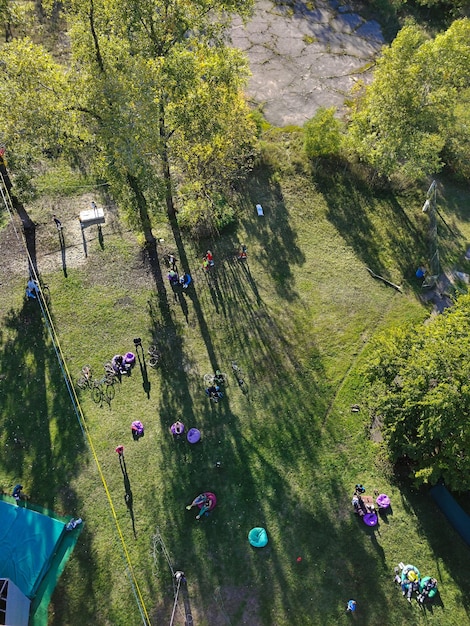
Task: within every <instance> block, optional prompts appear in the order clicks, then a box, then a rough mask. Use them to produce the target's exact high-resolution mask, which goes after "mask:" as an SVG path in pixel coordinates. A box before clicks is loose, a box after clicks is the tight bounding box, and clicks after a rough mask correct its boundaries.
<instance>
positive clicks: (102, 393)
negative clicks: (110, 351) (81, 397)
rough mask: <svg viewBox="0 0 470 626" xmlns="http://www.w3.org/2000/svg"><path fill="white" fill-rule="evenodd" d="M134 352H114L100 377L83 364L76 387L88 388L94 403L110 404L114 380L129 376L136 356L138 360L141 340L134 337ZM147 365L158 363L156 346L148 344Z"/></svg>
mask: <svg viewBox="0 0 470 626" xmlns="http://www.w3.org/2000/svg"><path fill="white" fill-rule="evenodd" d="M134 349H135V353H134V352H127V353H126V354H115V355H114V356H113V358H112V359H111V361H107V362H106V363H105V364H104V366H103V367H104V374H103V376H102V377H101V378H94V377H93V373H92V368H91V366H90V365H84V366H83V367H82V372H81V376H80V378H79V379H78V380H77V387H79V388H80V389H90V391H91V397H92V399H93V401H94V402H96V404H100V405H101V406H103V403H106V404H108V406H110V405H111V401H112V400H113V398H114V396H115V395H116V389H115V387H114V385H115V383H116V382H121V379H122V376H130V375H131V372H132V369H133V367H134V365H135V363H136V354H137V358H138V359H139V361H140V358H141V357H140V355H139V353H138V350H139V349H140V350H141V351H142V357H143V348H142V340H141V339H140V338H137V339H134ZM147 355H148V361H147V362H148V365H149V366H150V367H152V368H156V367H158V365H159V363H160V353H159V352H158V350H157V347H156V346H153V345H152V346H150V347H149V348H148V351H147Z"/></svg>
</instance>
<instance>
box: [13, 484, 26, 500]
mask: <svg viewBox="0 0 470 626" xmlns="http://www.w3.org/2000/svg"><path fill="white" fill-rule="evenodd" d="M22 489H23V485H20V484H19V483H18V484H17V485H15V486H14V487H13V492H12V494H11V495H12V496H13V498H15V500H16V501H17V502H19V501H20V500H21V496H22V493H21V491H22Z"/></svg>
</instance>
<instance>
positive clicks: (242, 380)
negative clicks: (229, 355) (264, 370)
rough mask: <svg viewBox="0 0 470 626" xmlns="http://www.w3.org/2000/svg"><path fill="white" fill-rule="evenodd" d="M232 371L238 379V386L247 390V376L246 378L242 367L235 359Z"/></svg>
mask: <svg viewBox="0 0 470 626" xmlns="http://www.w3.org/2000/svg"><path fill="white" fill-rule="evenodd" d="M232 372H233V373H234V375H235V378H236V379H237V383H238V386H239V387H240V388H241V389H242V390H245V389H246V387H245V378H244V374H243V371H242V369H241V367H239V366H238V365H237V363H236V362H235V361H232Z"/></svg>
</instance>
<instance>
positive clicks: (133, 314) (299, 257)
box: [0, 132, 470, 626]
mask: <svg viewBox="0 0 470 626" xmlns="http://www.w3.org/2000/svg"><path fill="white" fill-rule="evenodd" d="M273 141H276V144H275V146H274V147H273V149H272V150H271V154H273V155H274V156H275V159H276V162H275V163H274V164H273V165H272V167H269V166H268V165H266V164H265V165H262V166H261V165H260V166H259V167H258V168H257V169H256V170H255V171H254V172H253V175H252V176H251V177H250V180H249V181H248V183H247V185H246V186H245V188H244V190H243V193H241V194H240V223H239V226H238V228H237V230H232V231H229V232H228V233H227V234H224V235H223V236H222V237H221V238H220V239H218V240H216V241H211V242H201V244H200V245H197V246H196V245H195V244H194V243H192V242H190V241H187V240H184V249H183V248H181V249H177V248H176V244H175V243H174V242H173V240H172V234H171V231H170V230H169V228H168V227H167V225H166V223H165V222H164V221H160V222H158V226H157V228H156V229H155V232H156V234H157V236H158V237H159V238H161V239H163V240H164V241H162V242H160V243H159V244H158V252H159V259H160V260H161V261H162V257H163V253H165V252H168V251H169V250H173V251H176V255H177V257H178V259H182V258H184V259H186V260H187V263H188V266H189V268H190V269H191V274H192V276H193V278H194V287H193V288H190V289H188V291H187V293H186V294H184V297H181V296H180V297H175V295H174V293H173V292H172V291H171V289H170V288H169V285H168V284H167V281H166V278H165V267H164V264H163V262H161V263H159V264H158V265H155V266H152V265H151V264H150V263H149V262H148V260H146V258H145V255H144V254H143V253H142V252H141V250H140V248H139V246H138V243H137V241H136V239H135V237H134V236H133V235H132V233H130V232H129V231H127V230H126V229H125V228H124V227H119V221H118V219H117V218H115V219H114V218H113V219H112V220H110V222H109V223H108V224H107V225H106V226H105V227H104V229H103V235H104V237H103V238H104V244H103V247H101V246H100V243H99V241H98V239H97V238H94V235H93V233H92V231H91V230H90V232H89V233H88V234H87V236H88V237H89V256H88V259H86V260H81V261H80V263H78V262H77V263H76V264H75V265H73V266H72V265H71V266H70V267H68V268H67V277H65V276H64V272H63V269H62V268H61V266H60V264H59V267H58V268H57V267H56V268H55V269H53V268H51V269H50V270H49V271H48V272H44V271H43V277H44V279H45V280H46V282H47V283H48V285H49V288H50V292H51V311H52V315H53V319H54V323H55V326H56V330H57V333H58V336H59V338H60V342H61V346H62V349H63V352H64V354H65V355H66V359H67V365H68V367H69V370H70V372H71V375H72V377H73V378H74V379H76V378H78V376H79V374H80V369H81V367H82V366H83V365H85V364H90V365H91V366H92V367H93V368H94V370H95V375H96V376H97V377H98V376H99V375H101V368H102V365H103V363H104V362H105V361H107V360H109V359H110V358H111V357H112V356H113V355H114V354H115V353H120V352H125V351H127V350H130V349H132V348H133V338H134V337H137V336H140V337H142V340H143V343H144V347H146V346H148V345H149V344H150V343H155V344H156V345H157V346H158V348H159V350H160V351H161V353H162V364H161V367H160V368H158V369H156V370H153V369H150V368H147V372H146V373H145V369H143V370H141V369H140V367H139V365H138V364H137V366H136V367H135V369H134V371H133V373H132V376H131V377H129V378H124V379H123V380H122V382H121V383H120V384H119V385H118V387H117V392H116V396H115V398H114V400H113V401H112V403H111V407H110V408H108V407H107V405H104V406H103V407H99V406H98V405H96V404H94V403H93V401H92V399H91V397H90V393H89V392H87V391H84V392H80V401H81V404H82V407H83V411H84V414H85V417H86V420H87V424H88V428H89V430H90V433H91V436H92V439H93V442H94V447H95V451H96V455H97V457H98V459H99V462H100V466H101V469H102V472H103V475H104V477H105V480H106V482H107V485H108V488H109V493H110V494H111V496H112V499H113V502H114V507H115V511H116V516H117V519H118V521H119V524H120V526H121V528H122V530H123V534H124V537H125V540H126V545H127V548H128V551H129V555H130V558H131V561H132V564H133V568H134V573H135V576H136V579H137V581H138V584H139V587H140V589H141V591H142V593H143V596H144V599H145V604H146V606H147V608H148V610H149V613H150V617H151V621H152V623H155V624H157V623H158V624H160V623H163V624H164V623H168V622H169V618H170V615H171V608H172V605H173V595H172V581H171V577H170V572H169V569H168V566H167V564H166V561H165V559H164V558H163V556H162V554H161V553H158V554H157V556H156V559H155V560H154V558H153V554H152V541H151V540H152V536H153V535H154V534H155V532H156V530H157V529H158V531H159V533H160V534H161V536H162V537H163V539H164V541H165V544H166V546H167V548H168V550H169V552H170V555H171V558H172V563H173V565H174V567H175V568H181V569H183V570H184V571H185V573H186V576H187V578H188V594H189V602H190V605H191V611H192V614H193V617H194V623H196V624H198V625H208V626H218V625H219V624H220V625H222V624H232V625H236V624H250V625H263V626H264V625H266V626H267V625H274V624H275V625H276V626H284V625H285V626H287V625H289V626H296V625H299V626H300V625H302V626H305V625H317V624H318V625H322V626H325V625H326V624H332V625H333V624H334V625H341V624H346V623H348V622H349V620H350V617H351V616H349V615H347V614H346V613H345V606H346V602H347V600H348V599H349V598H351V597H353V598H355V599H356V600H357V602H358V611H357V621H358V623H361V624H371V625H373V624H379V623H384V615H386V616H387V618H386V623H389V624H394V625H395V624H396V625H400V624H408V623H409V622H410V620H411V621H412V622H413V623H414V624H424V623H426V624H430V625H432V626H447V625H448V624H451V623H452V624H465V623H468V620H469V616H468V612H469V605H468V600H467V599H466V594H465V590H466V589H468V586H469V583H470V580H469V574H468V568H467V561H468V548H466V547H465V546H464V545H463V544H462V542H461V540H460V539H459V538H458V537H457V536H456V534H455V533H454V531H453V530H452V529H451V528H450V527H449V526H447V525H446V523H445V522H444V518H443V517H442V516H441V514H440V513H439V512H438V511H437V509H436V508H435V506H434V505H433V503H432V502H431V501H430V499H429V498H428V497H427V495H426V493H424V492H416V491H414V490H413V489H412V488H411V487H410V486H409V485H407V483H406V482H402V481H399V480H398V478H397V477H395V476H394V475H393V473H392V472H391V468H390V467H389V466H388V464H387V463H386V461H384V459H383V455H382V454H381V451H380V447H379V446H378V445H377V444H375V443H373V442H372V441H371V440H370V438H369V426H370V423H369V417H368V415H367V414H366V412H365V411H364V410H362V411H359V412H358V413H352V412H351V410H350V407H351V405H352V404H355V403H359V404H360V402H361V385H362V380H361V376H360V367H361V363H363V362H364V360H365V359H366V358H367V350H368V342H369V341H370V339H371V338H372V337H373V336H374V334H375V333H377V332H379V331H380V330H381V329H383V328H386V327H387V326H390V325H392V324H395V323H399V322H402V321H405V320H410V321H412V320H420V319H424V318H425V316H426V315H427V314H428V313H429V310H427V309H425V308H424V307H423V305H422V304H421V302H420V301H419V298H418V297H417V286H416V285H415V284H414V280H413V278H414V269H415V265H416V263H417V262H418V261H419V259H417V257H418V255H419V256H421V255H422V254H425V253H426V249H427V248H426V223H425V222H424V221H423V219H422V216H421V206H422V198H420V197H419V194H417V195H416V197H414V196H413V195H411V194H408V195H407V196H404V197H395V196H392V195H390V194H385V193H383V194H378V195H377V194H376V195H374V194H372V192H371V191H370V190H369V189H368V188H367V187H365V186H361V185H359V184H355V185H353V184H352V181H351V178H350V177H349V176H348V175H347V174H340V173H337V172H336V173H332V174H331V175H330V176H328V177H327V176H326V175H323V177H322V176H320V175H319V174H318V172H317V174H316V175H312V173H311V172H310V169H309V166H308V164H307V163H305V162H303V161H302V158H301V156H300V155H299V151H298V136H297V135H296V133H295V132H292V133H289V134H287V135H282V134H280V133H277V134H276V136H275V139H273ZM281 157H282V158H281ZM447 193H448V188H447V186H444V188H443V189H442V194H443V206H445V216H446V219H447V218H448V219H449V220H450V221H451V222H452V225H453V226H454V227H455V229H456V231H458V234H459V236H458V238H457V239H456V240H455V238H454V239H451V238H450V237H449V238H448V239H446V238H444V241H443V248H444V258H447V257H446V256H445V254H446V251H447V250H449V257H448V258H451V257H452V254H453V250H454V249H455V250H457V249H463V250H465V239H466V234H467V233H468V209H466V208H465V207H466V205H464V204H463V203H461V202H460V198H462V196H461V195H459V193H460V192H457V191H454V192H453V194H450V195H449V196H448V195H447ZM79 200H80V199H78V200H77V199H76V198H75V199H71V202H70V205H67V204H66V202H65V201H64V205H63V208H62V211H63V213H64V218H65V219H64V220H63V222H64V223H65V236H66V238H67V236H68V232H71V231H70V229H71V228H72V219H73V214H74V212H75V211H76V210H77V206H78V205H79ZM444 201H445V204H444ZM256 203H261V204H262V205H263V207H264V209H265V216H264V217H258V216H257V215H256V211H255V208H254V207H255V204H256ZM47 210H48V209H47V203H46V202H44V201H42V202H41V203H39V204H38V205H37V206H36V207H35V208H34V211H35V212H36V213H35V217H36V218H40V219H39V222H40V223H41V228H40V232H39V233H38V239H39V241H46V240H47V237H46V236H45V231H46V230H47V228H48V226H47V223H48V219H49V218H48V215H47ZM41 216H42V217H41ZM60 217H61V219H62V215H61V216H60ZM68 219H70V222H68V221H67V220H68ZM68 224H70V226H69V225H68ZM5 232H6V231H3V233H2V234H5ZM240 241H244V242H245V243H247V245H248V263H246V264H241V263H239V262H237V261H235V260H234V251H235V250H236V248H237V244H238V242H240ZM51 245H52V244H51ZM207 247H210V248H211V249H212V250H213V252H214V258H215V260H216V268H215V270H216V271H215V273H214V275H211V276H208V275H206V274H204V273H203V271H202V269H201V266H200V258H201V254H202V252H203V251H204V250H205V249H207ZM42 252H43V251H42V250H38V253H39V255H41V253H42ZM71 252H72V248H70V249H69V248H67V250H66V255H69V253H70V258H75V257H74V256H73V255H72V254H71ZM78 253H79V248H78V249H77V250H76V251H75V256H77V255H78ZM51 254H52V253H51ZM67 258H69V257H68V256H67ZM452 258H453V257H452ZM39 267H40V268H41V257H40V258H39ZM48 267H49V266H48ZM366 267H370V268H371V269H373V271H375V272H376V273H379V274H381V275H383V276H385V277H387V278H389V279H390V280H393V281H394V282H397V283H400V284H402V285H403V290H404V293H403V294H399V293H397V292H396V291H395V290H393V289H391V288H389V287H387V286H385V285H384V284H382V283H381V282H379V281H375V280H374V279H372V278H371V277H370V275H369V273H368V272H367V270H366ZM0 271H1V276H0V282H1V283H2V285H1V286H0V289H1V290H2V300H1V303H0V307H1V308H0V315H1V317H2V333H1V337H0V368H1V369H0V371H1V376H2V378H1V379H0V400H1V402H0V422H1V425H2V428H1V430H0V433H1V434H0V437H1V443H2V449H3V450H4V454H3V455H2V460H1V463H0V481H1V484H2V485H3V487H4V489H8V490H9V489H10V485H11V486H12V485H14V484H15V483H16V482H18V481H21V482H22V483H23V484H24V485H25V491H27V492H29V493H30V494H31V495H32V498H33V500H34V501H37V502H39V503H40V504H42V505H43V506H46V507H48V508H50V509H53V510H56V511H57V512H59V513H63V514H70V515H80V516H81V517H82V518H83V519H84V522H85V527H84V529H83V532H82V534H81V536H80V540H79V542H78V544H77V546H76V548H75V550H74V554H73V556H72V559H71V560H70V562H69V563H68V565H67V567H66V569H65V571H64V573H63V575H62V577H61V579H60V581H59V585H58V588H57V590H56V592H55V594H54V596H53V599H52V603H51V607H50V624H51V625H52V626H59V625H60V626H64V625H70V626H74V625H77V626H78V624H80V625H81V624H84V623H88V624H96V625H98V626H99V625H101V624H102V625H103V626H104V625H105V624H113V626H120V625H123V626H124V625H126V626H132V625H134V624H135V625H137V624H140V623H141V619H140V616H139V613H138V610H137V607H136V604H135V601H134V598H133V595H132V590H131V587H130V584H129V580H128V578H127V576H126V564H125V562H124V560H123V555H122V550H121V547H120V543H119V540H118V537H117V533H116V530H115V527H114V521H113V518H112V516H111V514H110V511H109V506H108V503H107V500H106V497H105V493H104V490H103V486H102V484H101V481H100V477H99V475H98V472H97V469H96V467H95V464H94V461H93V458H92V456H91V455H90V451H89V449H88V448H87V446H86V445H85V443H84V440H83V436H82V433H81V430H80V428H79V425H78V423H77V420H76V418H75V416H74V414H73V410H72V407H71V403H70V399H69V397H68V395H67V392H66V388H65V385H64V382H63V380H62V378H61V372H60V369H59V367H58V365H57V361H56V358H55V353H54V351H53V349H52V347H51V344H50V339H49V337H48V335H47V332H46V330H45V329H44V326H43V323H42V320H41V318H40V314H39V311H38V309H37V305H36V304H35V303H34V302H24V301H23V294H24V283H25V280H26V279H25V276H20V275H16V274H14V272H12V271H10V272H9V270H8V263H7V261H6V260H5V259H4V260H3V261H2V265H1V266H0ZM232 360H236V361H237V362H238V364H239V365H240V366H241V367H242V368H243V370H244V372H245V376H246V384H247V393H246V394H244V393H243V392H242V390H241V389H240V388H239V387H238V385H237V383H236V380H235V378H234V377H233V376H232V374H231V371H230V363H231V361H232ZM216 368H220V369H222V370H223V371H225V372H227V373H228V374H229V385H228V387H227V390H226V394H225V397H224V398H223V400H222V401H221V402H220V403H219V404H210V403H209V401H208V399H207V398H206V396H205V394H204V383H203V376H204V374H206V373H210V372H212V371H213V370H215V369H216ZM134 419H140V420H141V421H142V422H143V423H144V425H145V436H144V437H143V439H141V440H139V441H137V442H134V441H133V440H132V437H131V431H130V425H131V422H132V420H134ZM176 419H181V420H182V421H183V422H184V423H185V424H186V426H187V427H191V426H196V427H197V428H199V429H200V430H201V432H202V440H201V442H200V443H199V444H197V445H196V446H194V447H191V446H190V445H189V444H188V443H187V442H185V441H179V442H175V441H173V440H172V438H171V436H170V434H169V427H170V425H171V424H172V423H173V422H174V421H175V420H176ZM14 437H16V438H17V439H19V441H20V445H18V446H17V445H16V444H14V443H13V440H14ZM120 443H122V444H124V446H125V460H126V467H127V472H128V476H127V479H128V481H129V484H130V487H131V489H132V494H133V515H134V519H135V536H134V532H133V527H132V520H131V517H130V515H129V511H128V509H127V507H126V504H125V501H124V494H125V483H124V476H123V474H122V472H121V469H120V466H119V462H118V457H117V454H116V453H115V452H114V449H115V447H116V445H118V444H120ZM216 461H220V462H221V464H222V466H221V468H220V469H216V468H215V467H214V464H215V462H216ZM356 482H362V483H364V484H365V485H366V486H367V487H368V492H369V493H371V492H372V490H373V489H374V488H377V489H379V490H380V491H384V492H387V493H388V494H389V495H390V496H391V499H392V507H393V513H392V514H390V515H388V516H386V517H385V518H383V519H382V521H381V523H380V526H379V528H378V530H377V531H375V532H373V531H369V530H368V529H367V528H366V527H365V526H364V525H363V524H361V523H360V521H359V520H358V519H356V517H354V516H353V515H352V513H351V505H350V499H351V493H352V489H353V487H354V485H355V484H356ZM203 490H210V491H213V492H215V493H216V494H217V497H218V505H217V508H216V509H215V511H214V512H213V513H212V514H211V515H210V516H209V517H208V518H205V519H203V520H201V522H197V521H196V520H195V519H194V517H195V513H194V512H193V511H190V512H188V511H186V509H185V505H186V504H187V503H189V502H190V501H191V500H192V498H193V497H194V496H195V495H196V494H197V493H199V492H200V491H203ZM258 525H260V526H264V527H266V529H267V531H268V535H269V544H268V546H267V547H266V548H265V549H263V550H259V551H255V550H254V549H252V548H251V547H250V546H249V544H248V541H247V535H248V532H249V530H250V529H251V528H252V527H253V526H258ZM298 556H301V557H302V561H301V562H297V560H296V559H297V557H298ZM399 561H406V562H411V563H415V564H416V565H417V566H418V567H419V568H420V570H421V571H422V572H423V573H426V574H431V575H432V574H435V575H437V576H438V579H439V582H440V587H441V597H442V602H443V605H434V606H433V607H432V609H429V610H427V611H421V610H420V609H419V608H418V607H417V606H414V605H413V606H411V607H410V606H409V605H408V603H407V602H406V601H404V600H403V599H402V597H401V594H400V591H399V589H397V588H394V586H393V583H392V577H393V567H394V566H395V565H396V564H397V563H398V562H399ZM177 623H180V624H182V623H183V619H182V613H181V610H179V611H178V621H177Z"/></svg>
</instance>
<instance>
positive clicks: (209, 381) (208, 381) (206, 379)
mask: <svg viewBox="0 0 470 626" xmlns="http://www.w3.org/2000/svg"><path fill="white" fill-rule="evenodd" d="M213 382H214V375H213V374H204V383H205V384H206V385H212V383H213Z"/></svg>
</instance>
